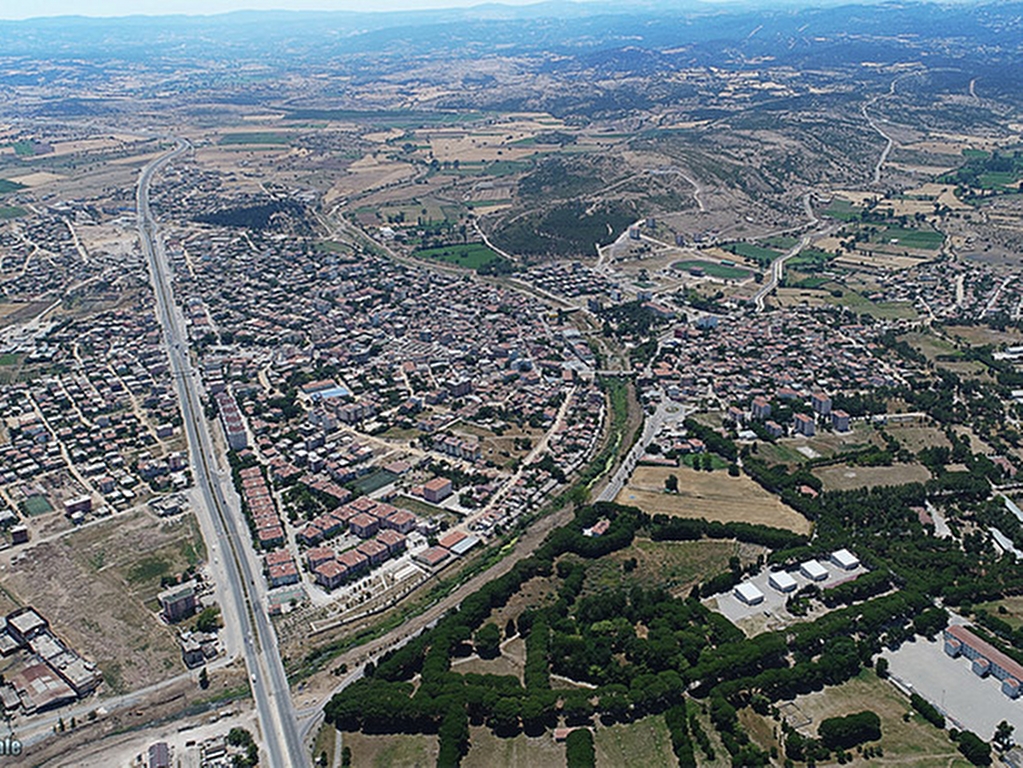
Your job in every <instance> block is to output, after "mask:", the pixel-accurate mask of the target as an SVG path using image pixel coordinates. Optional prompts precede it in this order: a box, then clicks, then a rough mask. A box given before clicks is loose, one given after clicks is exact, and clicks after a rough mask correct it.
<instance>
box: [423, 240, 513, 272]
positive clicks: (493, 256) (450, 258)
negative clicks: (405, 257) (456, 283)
mask: <svg viewBox="0 0 1023 768" xmlns="http://www.w3.org/2000/svg"><path fill="white" fill-rule="evenodd" d="M413 255H414V256H417V257H419V258H420V259H436V260H438V261H444V262H447V263H448V264H454V265H455V266H458V267H465V268H466V269H479V268H480V267H482V266H484V265H486V264H490V263H491V262H494V261H499V260H500V259H501V256H500V255H499V254H497V253H496V252H494V251H492V250H491V249H490V248H488V247H487V246H485V245H483V243H466V244H458V245H442V246H440V247H438V248H424V249H422V250H419V251H416V252H415V253H414V254H413Z"/></svg>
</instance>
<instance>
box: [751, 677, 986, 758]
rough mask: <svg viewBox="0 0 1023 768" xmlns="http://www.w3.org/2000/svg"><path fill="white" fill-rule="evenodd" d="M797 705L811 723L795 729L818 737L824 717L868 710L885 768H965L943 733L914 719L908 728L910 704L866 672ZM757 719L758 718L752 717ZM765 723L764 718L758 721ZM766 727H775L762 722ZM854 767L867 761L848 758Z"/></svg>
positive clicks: (889, 686) (923, 721) (916, 716)
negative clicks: (893, 767) (876, 722)
mask: <svg viewBox="0 0 1023 768" xmlns="http://www.w3.org/2000/svg"><path fill="white" fill-rule="evenodd" d="M796 705H797V706H798V707H799V709H800V710H801V711H802V712H803V714H805V715H807V716H809V717H810V718H812V722H811V723H810V724H809V725H808V726H806V727H804V728H800V729H799V730H800V732H801V733H803V734H805V735H813V736H816V734H817V725H818V724H819V723H820V721H821V720H823V719H825V718H828V717H838V716H843V715H849V714H852V713H854V712H862V711H863V710H867V709H869V710H872V711H874V712H876V713H877V715H878V716H879V717H880V718H881V741H880V744H881V747H882V748H883V749H884V758H882V759H881V762H883V763H884V764H885V765H889V764H899V763H901V764H903V765H912V766H914V767H915V768H929V767H933V768H959V767H960V766H968V765H969V763H968V762H967V761H966V760H965V759H963V758H962V757H961V756H960V755H959V753H958V752H957V751H956V749H955V747H954V746H953V745H952V743H951V742H950V741H949V739H948V737H947V736H946V735H945V732H944V731H941V730H938V729H937V728H935V727H934V726H932V725H930V724H929V723H927V722H926V721H925V720H924V719H923V718H921V717H920V716H919V715H917V714H912V716H911V717H910V719H909V722H903V719H902V717H903V715H904V714H905V713H907V712H912V710H911V708H910V706H909V701H908V700H907V699H906V698H904V697H903V696H902V695H901V694H900V693H899V692H898V691H896V690H895V688H894V687H893V686H892V685H890V684H889V683H886V682H884V681H883V680H879V679H878V678H877V676H876V675H875V674H874V673H873V672H872V671H870V670H864V671H863V672H861V673H860V676H859V677H857V678H854V679H853V680H850V681H849V682H847V683H843V684H842V685H839V686H829V687H827V688H825V689H824V690H823V691H818V692H814V693H811V694H808V695H806V696H800V697H798V698H797V699H796ZM754 717H759V716H754ZM760 719H762V720H763V719H764V718H760ZM767 723H768V724H769V725H771V726H775V725H776V724H775V723H774V722H773V721H767ZM852 764H853V765H869V764H870V763H869V762H868V761H867V760H864V759H862V758H861V757H859V756H857V755H855V754H854V755H853V760H852Z"/></svg>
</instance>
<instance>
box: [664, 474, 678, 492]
mask: <svg viewBox="0 0 1023 768" xmlns="http://www.w3.org/2000/svg"><path fill="white" fill-rule="evenodd" d="M664 490H666V491H667V492H668V493H678V476H676V475H668V476H667V477H666V478H664Z"/></svg>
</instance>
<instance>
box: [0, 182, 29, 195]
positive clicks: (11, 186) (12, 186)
mask: <svg viewBox="0 0 1023 768" xmlns="http://www.w3.org/2000/svg"><path fill="white" fill-rule="evenodd" d="M24 188H25V185H24V184H19V183H18V182H16V181H10V180H9V179H0V195H5V194H7V193H8V192H16V191H17V190H19V189H24Z"/></svg>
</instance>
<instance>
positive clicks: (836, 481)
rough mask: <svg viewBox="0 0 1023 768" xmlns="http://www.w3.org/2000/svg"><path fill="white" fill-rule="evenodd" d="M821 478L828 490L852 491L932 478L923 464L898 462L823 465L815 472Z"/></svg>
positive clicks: (919, 481) (921, 481)
mask: <svg viewBox="0 0 1023 768" xmlns="http://www.w3.org/2000/svg"><path fill="white" fill-rule="evenodd" d="M813 473H814V474H815V475H816V476H817V477H819V478H820V480H821V482H822V483H823V484H824V490H826V491H851V490H856V489H858V488H872V487H874V486H877V485H903V484H905V483H925V482H927V481H928V480H930V479H931V473H930V471H928V469H927V467H925V466H923V465H921V464H898V465H894V466H891V467H853V466H850V465H848V464H840V465H838V466H834V467H821V468H819V469H815V470H814V472H813Z"/></svg>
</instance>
